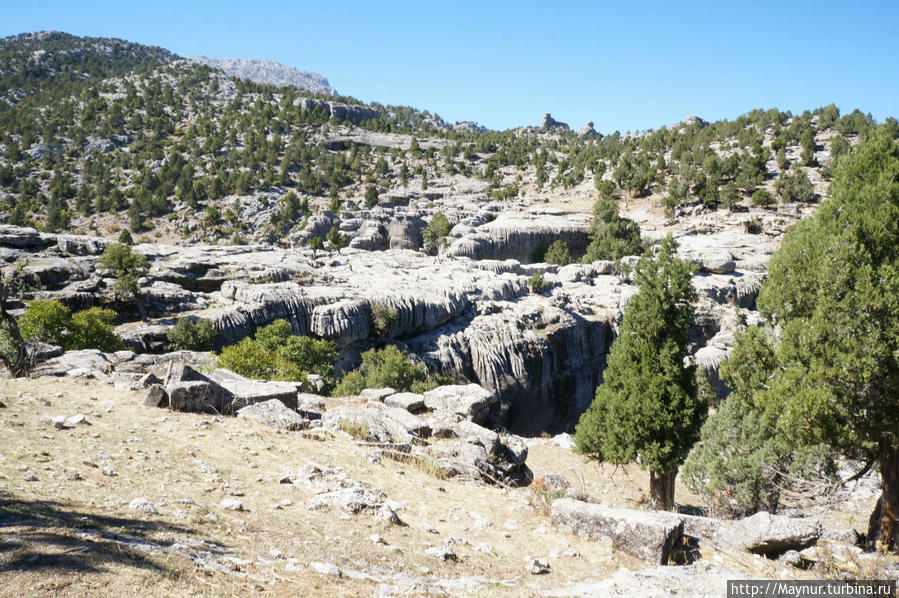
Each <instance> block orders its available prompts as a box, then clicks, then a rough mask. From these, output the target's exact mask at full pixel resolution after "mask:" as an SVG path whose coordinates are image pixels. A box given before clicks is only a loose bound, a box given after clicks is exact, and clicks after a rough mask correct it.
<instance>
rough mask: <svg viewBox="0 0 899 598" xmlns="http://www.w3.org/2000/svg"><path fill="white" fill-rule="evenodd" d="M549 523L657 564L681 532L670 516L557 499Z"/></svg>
mask: <svg viewBox="0 0 899 598" xmlns="http://www.w3.org/2000/svg"><path fill="white" fill-rule="evenodd" d="M552 523H553V525H555V526H558V527H562V528H565V529H567V530H568V531H570V532H571V533H573V534H576V535H578V536H583V537H586V538H589V539H591V540H597V539H600V538H602V537H604V536H608V537H609V538H611V539H612V542H613V543H614V546H615V548H617V549H618V550H620V551H622V552H625V553H627V554H629V555H631V556H635V557H637V558H641V559H644V560H646V561H649V562H652V563H656V564H659V565H667V564H668V556H669V555H670V553H671V549H672V548H674V546H675V545H676V544H677V543H678V542H679V541H680V539H681V538H682V537H683V533H684V522H683V520H682V519H680V518H679V517H678V516H676V515H673V514H671V513H662V512H650V511H637V510H634V509H623V508H619V507H610V506H608V505H604V504H591V503H586V502H582V501H579V500H573V499H570V498H561V499H558V500H556V501H554V502H553V504H552Z"/></svg>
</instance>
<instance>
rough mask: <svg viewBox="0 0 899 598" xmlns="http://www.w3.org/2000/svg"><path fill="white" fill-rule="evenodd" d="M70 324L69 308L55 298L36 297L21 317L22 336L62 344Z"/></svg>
mask: <svg viewBox="0 0 899 598" xmlns="http://www.w3.org/2000/svg"><path fill="white" fill-rule="evenodd" d="M68 324H69V308H67V307H66V306H65V305H63V304H62V303H60V302H59V301H55V300H51V301H48V300H44V299H35V300H34V301H32V302H31V303H29V304H28V309H26V310H25V313H24V314H22V317H21V318H19V331H20V332H21V333H22V338H23V339H25V340H26V341H27V340H37V341H42V342H45V343H50V344H53V345H62V344H63V339H64V338H65V336H66V327H67V326H68Z"/></svg>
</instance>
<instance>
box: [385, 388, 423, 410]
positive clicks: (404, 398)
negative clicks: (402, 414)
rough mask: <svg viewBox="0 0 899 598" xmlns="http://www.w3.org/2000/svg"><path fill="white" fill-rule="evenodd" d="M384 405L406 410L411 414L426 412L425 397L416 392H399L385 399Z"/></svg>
mask: <svg viewBox="0 0 899 598" xmlns="http://www.w3.org/2000/svg"><path fill="white" fill-rule="evenodd" d="M384 404H385V405H387V406H388V407H397V408H399V409H405V410H406V411H408V412H409V413H421V412H422V411H424V410H425V396H424V395H421V394H418V393H414V392H398V393H395V394H391V395H388V396H386V397H384Z"/></svg>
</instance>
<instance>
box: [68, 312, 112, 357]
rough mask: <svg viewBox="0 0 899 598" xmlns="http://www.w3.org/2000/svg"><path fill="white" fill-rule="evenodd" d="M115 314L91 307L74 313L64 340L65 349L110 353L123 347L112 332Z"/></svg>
mask: <svg viewBox="0 0 899 598" xmlns="http://www.w3.org/2000/svg"><path fill="white" fill-rule="evenodd" d="M115 316H116V314H115V312H114V311H112V310H111V309H105V308H102V307H92V308H90V309H85V310H82V311H79V312H76V313H75V314H74V315H73V316H72V319H71V320H69V324H68V329H69V333H68V334H67V335H66V337H65V339H64V343H63V346H64V347H65V348H66V349H70V350H71V349H100V350H101V351H103V352H106V353H110V352H113V351H118V350H120V349H122V348H123V347H124V343H122V339H120V338H119V337H118V336H116V334H115V332H114V331H113V322H115Z"/></svg>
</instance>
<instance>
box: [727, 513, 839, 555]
mask: <svg viewBox="0 0 899 598" xmlns="http://www.w3.org/2000/svg"><path fill="white" fill-rule="evenodd" d="M822 531H823V530H822V528H821V524H820V523H819V522H818V521H817V520H815V519H810V518H800V517H786V516H784V515H772V514H771V513H768V512H765V511H762V512H760V513H756V514H755V515H751V516H749V517H745V518H743V519H740V520H739V521H735V522H734V523H732V524H730V525H727V526H722V528H721V529H720V530H718V533H717V534H716V535H715V538H714V540H715V541H716V542H717V543H719V544H722V545H725V546H730V547H732V548H737V549H741V550H747V551H749V552H752V553H755V554H763V555H766V556H776V555H779V554H781V553H784V552H786V551H788V550H802V549H803V548H808V547H809V546H813V545H814V544H816V543H817V542H818V538H820V537H821V533H822Z"/></svg>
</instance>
